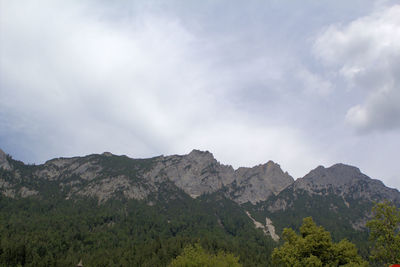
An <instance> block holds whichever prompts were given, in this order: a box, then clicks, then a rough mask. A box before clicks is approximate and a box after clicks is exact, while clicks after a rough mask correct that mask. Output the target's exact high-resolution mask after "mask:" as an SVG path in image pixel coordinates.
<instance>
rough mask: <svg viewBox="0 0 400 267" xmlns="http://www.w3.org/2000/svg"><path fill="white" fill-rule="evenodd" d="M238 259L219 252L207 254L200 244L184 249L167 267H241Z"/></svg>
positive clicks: (229, 254)
mask: <svg viewBox="0 0 400 267" xmlns="http://www.w3.org/2000/svg"><path fill="white" fill-rule="evenodd" d="M241 266H242V265H241V264H240V263H239V258H238V257H235V256H234V255H233V254H231V253H226V252H223V251H219V252H218V254H217V255H215V254H210V253H207V252H206V251H205V250H204V249H203V248H202V247H201V246H200V244H195V245H194V246H192V245H189V246H187V247H185V249H184V250H183V252H182V254H181V255H179V256H178V257H176V258H175V259H174V260H173V261H172V262H171V263H170V264H169V267H241Z"/></svg>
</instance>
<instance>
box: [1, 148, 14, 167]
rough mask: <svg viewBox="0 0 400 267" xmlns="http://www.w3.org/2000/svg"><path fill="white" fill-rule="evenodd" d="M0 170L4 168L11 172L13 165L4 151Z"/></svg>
mask: <svg viewBox="0 0 400 267" xmlns="http://www.w3.org/2000/svg"><path fill="white" fill-rule="evenodd" d="M0 168H3V169H4V170H7V171H9V170H11V169H12V168H11V165H10V163H9V162H8V160H7V155H6V153H4V151H3V150H1V149H0Z"/></svg>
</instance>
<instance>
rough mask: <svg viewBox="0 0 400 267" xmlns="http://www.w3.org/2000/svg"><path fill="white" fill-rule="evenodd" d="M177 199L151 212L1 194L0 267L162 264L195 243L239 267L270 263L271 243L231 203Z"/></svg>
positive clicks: (125, 205) (140, 206) (128, 205)
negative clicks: (233, 258) (223, 253)
mask: <svg viewBox="0 0 400 267" xmlns="http://www.w3.org/2000/svg"><path fill="white" fill-rule="evenodd" d="M52 190H53V189H49V195H51V194H50V193H51V192H52ZM175 193H176V194H175ZM175 193H174V194H175V195H173V197H171V196H170V197H169V198H168V194H167V193H165V194H164V195H165V199H164V201H162V202H155V205H152V206H149V205H148V204H146V202H144V201H136V200H129V201H125V202H122V201H120V200H110V201H108V202H106V203H103V204H101V205H98V201H97V199H74V200H65V199H62V198H49V199H47V198H41V199H38V198H25V199H10V198H7V197H3V196H0V266H18V265H22V266H75V265H76V264H77V263H78V262H79V260H80V259H82V261H83V264H84V266H167V265H168V264H169V263H170V262H171V261H172V260H173V259H174V258H176V257H177V256H178V255H179V254H181V252H182V250H183V248H184V247H186V246H187V245H189V244H194V243H196V242H198V243H199V244H201V246H202V247H203V248H204V249H205V250H206V251H207V252H208V253H211V254H217V255H219V254H218V253H221V252H219V251H226V252H229V253H233V254H235V255H238V256H239V257H240V263H241V264H242V265H243V266H266V265H269V263H270V262H269V258H270V254H271V252H272V249H273V247H274V246H275V244H274V242H273V241H272V240H271V239H270V238H268V237H266V236H264V235H263V233H262V232H261V231H259V230H256V229H255V228H254V226H253V224H252V222H251V221H250V220H249V219H248V218H247V216H246V215H245V214H244V213H240V212H238V209H237V204H236V203H234V202H232V201H230V200H227V199H224V198H222V197H217V196H213V195H209V196H208V197H207V198H206V197H204V198H199V199H192V198H190V197H187V198H186V197H185V196H179V192H175ZM206 199H207V200H206ZM167 201H168V203H167ZM226 255H230V254H226ZM228 258H229V257H228Z"/></svg>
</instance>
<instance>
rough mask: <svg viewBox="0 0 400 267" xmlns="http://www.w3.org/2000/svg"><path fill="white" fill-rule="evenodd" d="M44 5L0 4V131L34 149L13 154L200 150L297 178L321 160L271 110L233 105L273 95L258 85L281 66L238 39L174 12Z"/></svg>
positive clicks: (275, 77)
mask: <svg viewBox="0 0 400 267" xmlns="http://www.w3.org/2000/svg"><path fill="white" fill-rule="evenodd" d="M40 3H41V4H40V5H38V4H37V3H29V2H24V4H21V2H20V1H11V2H10V1H2V3H1V6H2V9H1V14H0V34H1V36H0V38H1V46H0V77H1V79H0V95H1V97H0V114H1V116H0V126H1V127H0V136H1V137H2V138H3V140H2V143H3V144H4V143H5V144H10V143H13V144H14V146H17V147H18V150H19V151H27V150H31V151H32V152H31V153H32V154H31V155H26V154H24V153H22V152H21V155H19V158H20V159H22V160H25V159H30V161H32V159H33V161H36V162H38V161H39V162H40V161H43V160H46V159H49V158H51V157H55V156H72V155H77V154H87V153H95V152H102V151H104V150H109V151H112V152H114V153H117V154H128V155H131V156H133V157H149V156H154V155H157V154H161V153H162V154H173V153H188V152H189V151H190V150H191V149H193V148H200V149H207V150H210V151H212V152H214V154H215V155H216V157H217V158H218V159H219V160H221V161H223V162H224V163H226V164H233V165H235V166H243V165H247V166H248V165H253V164H258V163H260V162H266V161H267V160H269V159H273V160H276V161H278V162H284V164H287V166H290V167H288V168H286V170H289V171H291V173H292V174H293V175H295V176H296V175H299V173H302V172H305V171H306V170H307V169H310V168H311V167H312V166H313V165H314V162H315V161H316V160H317V159H321V157H319V156H318V157H317V156H316V157H314V156H312V155H310V154H314V153H315V151H313V148H312V145H311V144H308V145H307V141H306V140H307V139H306V138H304V136H302V135H301V133H299V132H298V131H296V130H295V129H294V128H293V127H290V126H288V124H287V123H280V124H278V123H273V124H271V123H270V121H271V120H276V115H274V114H272V113H271V114H267V115H263V114H262V113H261V114H258V115H257V116H256V115H254V114H250V113H248V112H246V111H244V109H245V108H243V109H237V102H240V101H241V102H242V103H243V105H244V106H245V107H247V106H249V105H252V104H253V103H254V102H250V100H249V99H255V98H257V101H259V103H258V104H259V105H260V108H261V109H266V108H267V107H265V105H264V104H265V101H267V100H268V101H269V103H271V104H274V102H276V101H275V99H276V98H274V96H273V94H271V93H270V91H271V90H272V89H270V88H268V87H266V86H265V85H266V84H268V82H270V81H274V83H279V82H280V80H281V79H285V77H284V76H282V69H281V67H279V68H277V66H278V65H285V63H284V62H283V63H282V62H278V63H275V59H276V58H278V56H277V55H275V56H272V54H273V52H271V51H268V49H267V47H266V48H265V50H264V52H265V54H263V55H260V54H258V53H255V52H254V51H252V49H251V47H250V48H249V47H246V46H244V47H243V46H241V44H240V42H241V39H240V38H241V37H240V36H239V37H237V36H235V35H231V36H221V37H219V36H216V35H210V36H207V35H206V34H204V33H203V34H202V35H198V34H196V33H195V32H194V31H192V30H191V29H190V28H188V27H186V25H185V24H184V23H183V22H182V21H181V20H180V19H179V18H178V17H174V16H160V14H158V15H156V16H155V15H154V14H153V13H151V12H149V13H148V12H137V14H136V15H135V16H133V17H129V20H128V19H125V18H123V17H122V18H121V17H119V18H118V19H115V18H109V17H107V16H105V15H104V13H103V11H104V10H103V9H102V8H99V7H98V6H96V5H93V3H92V4H88V3H90V2H87V3H86V4H83V3H82V2H80V1H68V2H63V3H55V2H54V1H41V2H40ZM244 51H245V52H246V54H242V52H244ZM258 52H260V51H258ZM302 77H305V79H304V80H305V82H306V83H307V84H311V85H312V86H311V87H315V86H317V84H319V83H320V81H319V80H318V78H316V77H315V76H313V74H311V73H309V72H306V73H302V74H301V77H300V78H301V79H303V78H302ZM253 85H254V87H256V89H255V88H254V90H258V91H260V95H261V96H263V98H260V97H259V95H257V96H255V95H253V93H254V91H252V90H249V87H250V86H253ZM273 90H275V91H276V90H279V88H278V89H275V88H274V89H273ZM273 90H272V91H273ZM261 91H262V92H261ZM275 95H276V93H275ZM275 97H276V96H275ZM260 118H262V119H260ZM21 140H23V141H21ZM28 147H29V148H28ZM305 154H309V155H310V156H309V157H308V158H307V159H304V160H302V161H301V162H299V161H298V158H299V157H301V156H302V155H305ZM317 154H318V153H317Z"/></svg>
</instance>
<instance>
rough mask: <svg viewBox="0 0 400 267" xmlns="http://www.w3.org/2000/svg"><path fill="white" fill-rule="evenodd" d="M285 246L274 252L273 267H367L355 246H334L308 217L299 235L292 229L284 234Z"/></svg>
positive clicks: (345, 243) (328, 235)
mask: <svg viewBox="0 0 400 267" xmlns="http://www.w3.org/2000/svg"><path fill="white" fill-rule="evenodd" d="M283 240H285V243H284V244H283V245H282V246H281V247H279V248H275V249H274V251H273V253H272V261H273V263H274V265H275V266H295V267H297V266H298V267H300V266H367V265H368V263H367V262H366V261H364V260H363V259H362V258H361V257H360V256H359V255H358V253H357V249H356V247H355V245H354V244H352V243H351V242H349V241H347V240H346V239H343V240H342V241H340V242H339V243H333V242H332V238H331V235H330V233H329V232H328V231H326V230H325V229H324V228H323V227H322V226H319V227H318V226H317V225H316V224H315V223H314V221H313V220H312V218H311V217H307V218H304V219H303V225H302V226H301V227H300V235H297V234H296V233H295V232H294V231H293V230H292V229H290V228H285V229H284V230H283Z"/></svg>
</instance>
